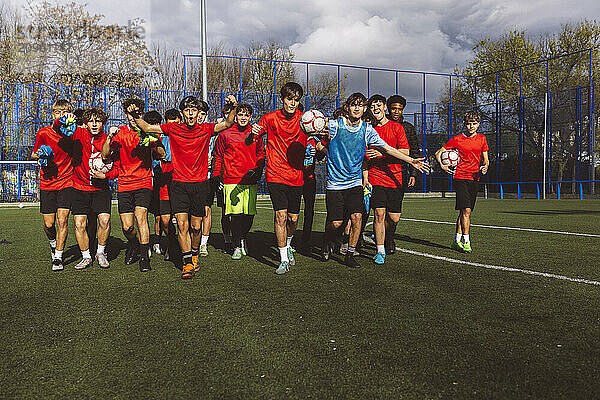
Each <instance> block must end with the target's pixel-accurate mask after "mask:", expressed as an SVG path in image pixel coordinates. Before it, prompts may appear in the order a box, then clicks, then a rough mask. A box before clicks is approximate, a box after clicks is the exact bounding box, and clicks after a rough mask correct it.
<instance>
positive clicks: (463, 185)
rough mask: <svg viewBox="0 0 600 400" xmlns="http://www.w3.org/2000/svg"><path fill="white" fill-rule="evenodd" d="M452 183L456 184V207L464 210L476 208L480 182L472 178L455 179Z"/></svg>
mask: <svg viewBox="0 0 600 400" xmlns="http://www.w3.org/2000/svg"><path fill="white" fill-rule="evenodd" d="M452 185H454V191H455V192H456V206H455V207H454V209H455V210H464V209H465V208H470V209H471V210H473V209H474V208H475V200H476V199H477V191H478V190H479V183H478V182H477V181H472V180H470V179H454V180H453V181H452Z"/></svg>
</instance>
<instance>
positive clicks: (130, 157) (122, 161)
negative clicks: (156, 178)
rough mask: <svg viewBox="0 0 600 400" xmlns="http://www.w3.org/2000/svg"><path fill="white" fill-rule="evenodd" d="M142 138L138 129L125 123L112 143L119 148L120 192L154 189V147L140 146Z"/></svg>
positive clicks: (118, 186) (118, 189)
mask: <svg viewBox="0 0 600 400" xmlns="http://www.w3.org/2000/svg"><path fill="white" fill-rule="evenodd" d="M140 140H141V139H140V137H139V136H138V133H137V132H136V131H134V130H132V129H131V128H130V127H129V125H124V126H121V127H120V128H119V132H117V134H116V135H115V136H114V137H113V139H112V141H111V143H110V145H111V146H112V147H118V148H119V162H118V163H115V166H118V169H117V173H118V175H119V178H118V181H117V183H118V184H117V191H118V192H129V191H132V190H138V189H152V147H146V146H139V144H140ZM113 169H114V167H113Z"/></svg>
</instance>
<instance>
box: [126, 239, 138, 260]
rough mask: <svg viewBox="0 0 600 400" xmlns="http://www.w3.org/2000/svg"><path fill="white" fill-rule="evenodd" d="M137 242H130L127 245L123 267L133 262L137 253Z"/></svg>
mask: <svg viewBox="0 0 600 400" xmlns="http://www.w3.org/2000/svg"><path fill="white" fill-rule="evenodd" d="M136 250H137V242H135V241H131V242H129V243H128V244H127V249H125V265H131V264H133V263H134V262H135V257H136V253H137V251H136Z"/></svg>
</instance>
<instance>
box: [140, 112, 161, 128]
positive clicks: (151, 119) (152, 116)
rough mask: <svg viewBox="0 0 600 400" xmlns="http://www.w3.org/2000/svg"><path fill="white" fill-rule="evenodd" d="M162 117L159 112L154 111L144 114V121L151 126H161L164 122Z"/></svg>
mask: <svg viewBox="0 0 600 400" xmlns="http://www.w3.org/2000/svg"><path fill="white" fill-rule="evenodd" d="M162 119H163V118H162V115H160V113H159V112H158V111H155V110H152V111H148V112H147V113H146V114H144V121H146V122H147V123H149V124H150V125H159V124H160V123H161V122H162Z"/></svg>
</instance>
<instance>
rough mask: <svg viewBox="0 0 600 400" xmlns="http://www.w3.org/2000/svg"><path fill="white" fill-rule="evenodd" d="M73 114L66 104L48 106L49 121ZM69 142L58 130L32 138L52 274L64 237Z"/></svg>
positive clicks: (69, 182)
mask: <svg viewBox="0 0 600 400" xmlns="http://www.w3.org/2000/svg"><path fill="white" fill-rule="evenodd" d="M72 112H73V105H71V103H69V102H68V101H67V100H58V101H56V102H54V104H52V120H53V121H57V120H58V119H59V118H61V117H62V116H63V115H65V114H67V113H72ZM72 146H73V141H72V139H71V138H70V137H66V136H65V135H63V134H62V133H61V132H60V130H55V129H53V127H52V126H47V127H44V128H42V129H40V130H39V131H38V132H37V135H36V137H35V144H34V146H33V152H32V154H31V159H32V160H37V161H38V163H39V164H40V166H41V168H40V212H41V214H42V218H43V221H44V232H45V233H46V237H47V238H48V240H49V241H50V249H51V252H52V271H62V269H63V268H64V267H63V263H62V253H63V250H64V248H65V242H66V240H67V233H68V226H67V224H68V220H69V211H70V208H71V199H72V196H73V166H72V165H71V151H72Z"/></svg>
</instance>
